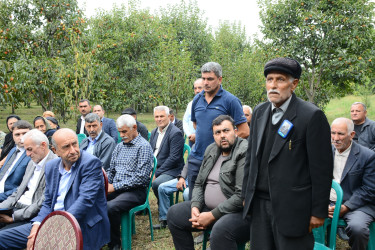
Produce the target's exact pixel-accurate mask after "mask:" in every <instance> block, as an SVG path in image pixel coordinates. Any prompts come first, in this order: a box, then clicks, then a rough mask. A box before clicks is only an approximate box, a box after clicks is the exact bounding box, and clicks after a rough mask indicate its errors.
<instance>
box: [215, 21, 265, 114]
mask: <svg viewBox="0 0 375 250" xmlns="http://www.w3.org/2000/svg"><path fill="white" fill-rule="evenodd" d="M212 48H213V53H212V56H211V58H210V60H212V61H216V62H219V63H220V64H221V66H222V67H223V87H224V88H225V89H226V90H228V91H229V92H231V93H232V94H234V95H236V96H237V97H238V98H239V99H240V100H241V101H242V103H243V104H246V105H250V106H251V107H254V106H256V105H257V104H258V103H259V102H263V101H265V100H266V99H265V98H266V95H265V84H264V83H265V81H264V76H263V66H264V61H265V60H264V55H262V53H261V51H259V50H257V49H256V48H253V47H251V46H250V43H249V42H248V41H247V39H246V35H245V30H244V29H243V28H242V26H241V24H236V23H233V24H229V23H228V22H224V23H221V24H220V26H219V28H218V30H217V32H216V33H215V40H214V42H213V45H212Z"/></svg>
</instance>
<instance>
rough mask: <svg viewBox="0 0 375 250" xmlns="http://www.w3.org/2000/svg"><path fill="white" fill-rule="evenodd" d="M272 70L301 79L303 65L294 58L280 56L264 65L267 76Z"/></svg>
mask: <svg viewBox="0 0 375 250" xmlns="http://www.w3.org/2000/svg"><path fill="white" fill-rule="evenodd" d="M271 71H279V72H283V73H286V74H288V75H291V76H293V77H294V78H297V79H299V78H300V77H301V73H302V69H301V65H300V64H299V63H298V62H297V61H296V60H294V59H292V58H288V57H278V58H275V59H272V60H271V61H268V62H267V63H266V65H265V66H264V76H265V77H267V75H268V73H270V72H271Z"/></svg>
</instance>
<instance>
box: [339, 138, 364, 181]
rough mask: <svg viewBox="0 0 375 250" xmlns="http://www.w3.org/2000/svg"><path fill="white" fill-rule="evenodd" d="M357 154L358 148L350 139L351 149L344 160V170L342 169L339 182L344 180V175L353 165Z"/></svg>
mask: <svg viewBox="0 0 375 250" xmlns="http://www.w3.org/2000/svg"><path fill="white" fill-rule="evenodd" d="M358 154H359V149H358V147H357V145H356V144H355V142H353V141H352V149H351V150H350V153H349V156H348V159H347V160H346V163H345V167H344V170H343V171H342V175H341V180H340V183H341V182H342V181H343V180H344V178H345V177H346V175H347V174H348V173H349V171H350V170H351V169H352V167H353V166H354V163H355V162H356V161H357V155H358Z"/></svg>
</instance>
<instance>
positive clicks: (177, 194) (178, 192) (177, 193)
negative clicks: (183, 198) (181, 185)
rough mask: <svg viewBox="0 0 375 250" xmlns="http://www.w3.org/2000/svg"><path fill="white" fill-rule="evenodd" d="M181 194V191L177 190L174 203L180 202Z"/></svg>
mask: <svg viewBox="0 0 375 250" xmlns="http://www.w3.org/2000/svg"><path fill="white" fill-rule="evenodd" d="M179 194H180V191H178V190H177V192H176V200H175V202H174V204H177V203H178V196H179Z"/></svg>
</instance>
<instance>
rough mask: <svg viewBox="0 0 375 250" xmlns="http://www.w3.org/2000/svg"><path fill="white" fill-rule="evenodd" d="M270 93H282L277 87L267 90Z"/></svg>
mask: <svg viewBox="0 0 375 250" xmlns="http://www.w3.org/2000/svg"><path fill="white" fill-rule="evenodd" d="M269 94H280V91H278V90H277V89H270V90H268V91H267V95H269Z"/></svg>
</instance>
